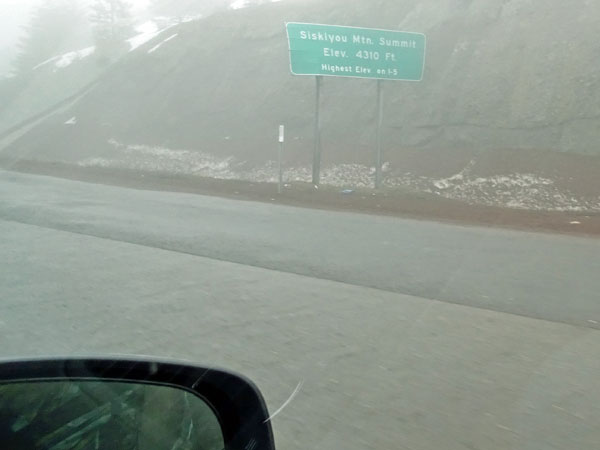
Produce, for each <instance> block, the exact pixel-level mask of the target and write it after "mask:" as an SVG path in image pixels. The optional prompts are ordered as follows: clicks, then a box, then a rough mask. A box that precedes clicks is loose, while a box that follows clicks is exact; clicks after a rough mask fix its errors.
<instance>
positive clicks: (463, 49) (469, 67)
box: [8, 0, 600, 193]
mask: <svg viewBox="0 0 600 450" xmlns="http://www.w3.org/2000/svg"><path fill="white" fill-rule="evenodd" d="M599 18H600V4H599V3H596V2H589V1H585V0H575V1H573V2H568V4H567V3H565V2H561V1H558V0H551V1H548V2H546V3H545V4H544V8H540V7H539V5H537V4H534V2H531V1H529V0H510V1H502V2H498V1H496V0H484V1H482V0H478V1H466V0H465V1H458V0H424V1H420V2H417V3H415V2H413V1H398V0H377V1H372V0H369V1H366V0H343V1H342V0H330V1H327V2H324V1H317V0H303V1H302V0H287V1H284V2H277V3H268V4H263V5H258V6H252V7H245V8H241V9H235V10H232V9H229V10H225V11H221V12H217V13H215V14H213V15H210V16H209V17H206V18H196V19H193V20H192V19H190V20H186V21H178V22H177V23H171V24H168V25H167V26H165V27H164V29H161V30H159V31H160V32H158V33H157V34H156V36H153V37H152V38H151V39H150V40H148V41H147V42H144V43H143V44H142V45H140V46H139V47H137V48H136V49H135V50H134V51H131V52H129V53H128V54H127V55H126V56H125V57H123V58H122V59H121V60H120V61H119V62H118V63H116V64H114V65H113V66H111V68H110V70H109V71H107V72H106V73H105V74H104V75H103V76H102V78H101V80H100V81H99V82H98V84H96V85H95V86H94V87H93V88H92V89H90V90H89V91H88V92H86V93H85V95H84V96H82V97H81V98H80V99H79V100H78V101H77V102H76V103H75V104H73V105H72V106H71V107H70V108H68V110H66V111H62V112H61V113H60V114H56V115H54V116H51V117H49V118H48V119H47V120H45V121H44V122H43V123H41V124H39V125H38V126H37V127H35V128H34V129H32V130H31V131H30V132H29V133H28V134H26V135H25V136H23V137H21V138H20V139H19V140H17V141H16V142H14V143H12V145H11V147H10V148H9V149H8V151H9V152H11V153H13V154H19V152H25V151H26V152H27V154H28V155H30V157H34V158H38V159H44V160H61V161H69V162H73V163H82V162H85V163H86V164H90V161H91V162H92V163H93V162H94V161H95V162H96V163H98V164H101V163H102V164H109V165H110V164H112V163H111V161H113V163H114V161H119V160H122V161H129V162H128V163H125V162H123V164H129V165H132V166H134V167H138V166H139V167H143V166H144V164H146V166H147V167H154V169H156V170H160V169H161V166H160V164H161V161H162V164H163V167H162V169H164V170H169V167H170V166H169V164H171V166H172V165H173V161H177V160H178V158H179V159H181V158H184V161H183V162H181V164H183V165H184V166H185V164H187V163H186V162H185V158H188V157H189V158H191V159H189V161H188V163H190V164H191V161H196V164H198V159H197V155H208V156H206V158H208V159H210V158H216V159H215V161H220V162H219V164H221V163H223V161H225V163H224V164H231V162H232V161H235V164H237V165H238V166H239V167H240V168H242V167H243V168H244V170H246V169H248V168H249V167H262V166H263V165H264V164H267V163H268V161H270V160H272V159H274V158H275V152H276V146H275V145H274V137H275V135H276V133H277V127H278V125H279V124H285V125H286V127H287V136H288V142H287V143H286V161H287V163H288V164H290V165H293V166H306V165H307V164H308V163H309V162H310V158H311V155H312V142H313V120H314V92H315V81H314V77H300V76H293V75H291V74H290V71H289V58H288V47H287V41H286V34H285V27H284V23H285V22H289V21H295V22H313V23H328V24H336V25H349V26H364V27H374V28H384V29H400V30H406V31H418V32H423V33H426V34H427V56H426V68H425V76H424V78H423V80H422V81H421V82H418V83H411V82H392V81H390V82H385V83H384V92H385V100H384V101H385V104H384V111H385V119H384V148H385V160H386V162H387V163H388V167H389V168H390V171H395V172H396V173H398V174H401V173H402V174H403V173H406V172H409V171H412V172H415V171H417V172H419V176H420V175H423V176H436V177H440V178H443V177H449V176H452V175H456V174H459V173H461V171H464V170H467V172H469V171H471V172H474V173H477V170H483V167H484V166H485V165H486V164H487V166H488V169H489V167H491V166H492V165H493V164H499V165H500V166H501V167H502V168H503V169H502V170H505V171H508V172H510V171H517V172H519V171H521V172H525V171H526V172H531V171H535V170H541V171H542V172H544V171H545V172H547V173H546V175H549V174H551V172H557V171H561V170H563V169H559V168H557V167H563V166H564V167H571V169H569V170H576V169H575V167H577V168H579V167H583V168H585V167H589V166H590V162H589V161H590V160H589V159H586V158H589V157H592V156H598V155H600V148H599V145H598V142H600V70H599V69H600V67H597V66H598V65H600V59H598V57H597V56H598V55H599V54H600V41H598V39H597V30H598V29H599V25H600V23H599ZM574 24H576V26H574ZM375 108H376V83H375V82H373V81H372V80H357V79H341V78H327V79H325V80H324V83H323V91H322V103H321V112H322V123H323V134H322V140H323V160H324V164H362V165H366V166H370V165H372V163H373V148H374V143H375V117H376V111H375ZM69 121H70V122H69ZM136 148H137V150H135V149H136ZM144 148H145V149H147V150H145V152H146V153H144V152H143V151H141V150H140V149H144ZM132 149H133V150H132ZM136 151H137V153H139V155H138V156H139V158H141V160H140V161H141V162H140V161H137V160H136V158H137V156H135V155H136ZM177 151H179V152H187V153H184V154H185V155H188V156H182V155H183V154H182V153H176V152H177ZM128 152H129V153H128ZM169 152H171V153H169ZM507 152H508V153H507ZM515 152H516V153H515ZM194 154H195V155H196V156H194ZM507 154H511V155H513V154H516V155H520V156H518V157H515V158H512V160H514V161H515V164H516V165H517V166H516V167H512V166H511V164H507V163H506V160H507V159H506V157H505V156H502V155H507ZM552 154H556V155H559V156H556V157H554V156H545V155H552ZM178 155H179V156H178ZM190 155H191V156H190ZM561 155H562V156H561ZM564 155H566V156H564ZM569 155H572V156H569ZM586 155H587V156H586ZM148 158H150V159H151V160H152V161H151V162H148V161H146V159H148ZM194 158H196V159H194ZM232 158H233V159H232ZM477 158H479V161H482V162H481V163H480V164H475V166H476V168H475V169H473V170H471V169H469V168H468V167H469V164H470V162H472V161H474V159H477ZM565 158H566V159H565ZM593 159H594V161H595V158H593ZM131 161H133V162H131ZM136 161H137V162H136ZM144 161H145V162H144ZM493 161H495V162H494V163H493V164H492V162H493ZM503 161H504V162H503ZM115 164H116V163H115ZM502 164H504V165H502ZM519 164H520V165H521V168H520V167H518V165H519ZM200 165H202V163H201V164H200ZM569 165H570V166H569ZM176 166H177V165H176ZM240 170H241V169H240ZM490 170H491V169H490ZM494 170H495V169H494ZM494 170H491V172H494ZM565 170H566V169H565ZM577 170H579V169H577ZM584 178H585V177H584ZM589 178H590V179H591V178H594V177H593V174H590V175H589ZM594 189H595V187H594ZM584 190H585V189H584ZM588 190H589V189H588ZM592 193H593V192H592Z"/></svg>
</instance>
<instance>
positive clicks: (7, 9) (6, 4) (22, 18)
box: [0, 0, 149, 68]
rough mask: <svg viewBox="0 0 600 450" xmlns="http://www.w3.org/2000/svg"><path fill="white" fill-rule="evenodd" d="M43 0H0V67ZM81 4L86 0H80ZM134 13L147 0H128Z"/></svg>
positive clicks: (144, 6) (143, 6) (11, 53)
mask: <svg viewBox="0 0 600 450" xmlns="http://www.w3.org/2000/svg"><path fill="white" fill-rule="evenodd" d="M42 1H43V0H0V11H2V14H0V68H2V67H4V65H5V63H6V61H5V60H6V58H7V57H8V58H10V57H12V56H14V46H15V44H16V43H17V41H18V39H19V37H20V36H21V32H22V29H23V26H24V25H26V24H27V22H28V20H29V16H30V14H31V12H32V11H34V10H35V8H36V7H37V6H38V5H39V4H40V3H42ZM80 2H81V3H82V4H86V3H89V2H88V0H80ZM129 3H130V4H131V5H132V6H133V11H134V13H137V14H141V13H143V12H144V11H145V9H146V8H147V6H148V3H149V0H129Z"/></svg>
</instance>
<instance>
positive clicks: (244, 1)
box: [229, 0, 251, 9]
mask: <svg viewBox="0 0 600 450" xmlns="http://www.w3.org/2000/svg"><path fill="white" fill-rule="evenodd" d="M250 4H251V2H250V0H236V1H234V2H233V3H231V5H229V8H230V9H242V8H246V7H247V6H250Z"/></svg>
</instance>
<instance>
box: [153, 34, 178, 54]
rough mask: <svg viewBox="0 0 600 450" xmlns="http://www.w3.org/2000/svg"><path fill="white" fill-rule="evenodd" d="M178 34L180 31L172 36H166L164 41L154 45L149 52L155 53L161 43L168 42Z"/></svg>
mask: <svg viewBox="0 0 600 450" xmlns="http://www.w3.org/2000/svg"><path fill="white" fill-rule="evenodd" d="M177 34H178V33H175V34H172V35H171V36H169V37H168V38H166V39H165V40H164V41H161V42H159V43H158V44H156V45H155V46H154V47H152V48H151V49H150V50H148V53H154V52H155V51H156V50H158V49H159V48H160V47H161V45H163V44H164V43H166V42H169V41H170V40H171V39H174V38H176V37H177Z"/></svg>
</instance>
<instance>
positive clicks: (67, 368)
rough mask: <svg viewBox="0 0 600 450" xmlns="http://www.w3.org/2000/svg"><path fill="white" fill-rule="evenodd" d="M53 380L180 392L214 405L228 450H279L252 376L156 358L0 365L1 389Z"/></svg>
mask: <svg viewBox="0 0 600 450" xmlns="http://www.w3.org/2000/svg"><path fill="white" fill-rule="evenodd" d="M47 381H78V382H79V381H95V382H99V381H102V382H107V383H109V382H115V383H131V384H136V385H153V386H164V387H171V388H176V389H179V390H182V391H185V392H187V393H189V394H193V395H194V396H196V397H199V398H201V399H202V400H204V402H206V403H207V404H208V405H209V406H210V408H211V409H212V411H213V412H214V414H215V415H216V417H217V419H218V422H219V424H220V426H221V431H222V433H223V442H224V448H225V449H228V450H229V449H231V450H260V449H265V450H271V449H274V448H275V445H274V440H273V432H272V429H271V423H270V421H269V414H268V410H267V407H266V405H265V402H264V399H263V397H262V395H261V393H260V391H259V390H258V388H257V387H256V386H255V385H254V384H253V383H252V382H251V381H250V380H248V379H247V378H245V377H243V376H240V375H237V374H234V373H231V372H228V371H225V370H221V369H214V368H210V367H200V366H195V365H190V364H188V363H179V362H168V361H164V360H154V359H119V358H116V359H112V358H111V359H108V358H84V359H79V358H53V359H28V360H11V361H0V386H5V385H8V384H13V383H36V382H38V383H40V382H47ZM1 444H2V443H0V445H1Z"/></svg>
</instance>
